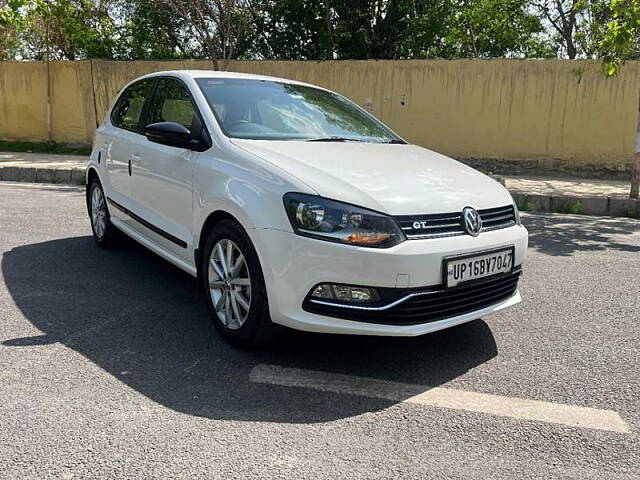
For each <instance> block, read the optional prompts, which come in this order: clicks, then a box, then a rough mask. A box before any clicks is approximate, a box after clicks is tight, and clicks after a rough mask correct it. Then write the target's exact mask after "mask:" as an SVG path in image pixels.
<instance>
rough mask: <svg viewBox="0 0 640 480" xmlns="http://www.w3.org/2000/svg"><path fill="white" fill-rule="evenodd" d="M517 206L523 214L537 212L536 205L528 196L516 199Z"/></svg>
mask: <svg viewBox="0 0 640 480" xmlns="http://www.w3.org/2000/svg"><path fill="white" fill-rule="evenodd" d="M516 206H517V207H518V210H520V211H521V212H534V211H535V210H536V205H535V203H533V202H532V201H531V200H529V199H528V198H527V197H526V196H518V197H517V198H516Z"/></svg>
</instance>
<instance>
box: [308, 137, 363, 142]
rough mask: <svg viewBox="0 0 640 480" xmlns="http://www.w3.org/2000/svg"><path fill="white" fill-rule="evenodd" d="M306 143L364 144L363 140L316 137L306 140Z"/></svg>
mask: <svg viewBox="0 0 640 480" xmlns="http://www.w3.org/2000/svg"><path fill="white" fill-rule="evenodd" d="M307 142H364V140H358V139H357V138H347V137H318V138H310V139H309V140H307Z"/></svg>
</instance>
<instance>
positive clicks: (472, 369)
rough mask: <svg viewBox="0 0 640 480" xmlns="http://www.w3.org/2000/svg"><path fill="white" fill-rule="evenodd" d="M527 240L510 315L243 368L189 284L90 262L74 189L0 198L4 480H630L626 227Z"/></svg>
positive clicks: (554, 222)
mask: <svg viewBox="0 0 640 480" xmlns="http://www.w3.org/2000/svg"><path fill="white" fill-rule="evenodd" d="M524 222H525V224H526V225H527V227H528V228H529V230H530V234H531V237H530V250H529V258H528V261H527V263H526V268H525V273H524V278H523V280H522V283H521V291H522V294H523V297H524V301H523V302H522V303H521V304H520V305H519V306H517V307H515V308H513V309H511V310H508V311H505V312H501V313H499V314H497V315H495V316H492V317H489V318H487V319H486V320H478V321H474V322H471V323H468V324H465V325H462V326H459V327H456V328H453V329H449V330H446V331H442V332H438V333H435V334H431V335H427V336H424V337H419V338H415V339H389V338H363V337H339V336H328V335H317V334H303V333H296V332H291V333H289V334H287V335H285V337H284V338H282V339H281V340H280V341H279V342H278V343H277V344H276V345H274V346H272V347H271V348H270V349H269V350H263V351H258V352H250V353H248V352H244V351H239V350H236V349H234V348H232V347H230V346H228V345H227V344H225V343H224V342H223V341H222V340H221V339H220V338H219V337H218V336H217V335H216V333H215V331H214V330H213V328H212V325H211V323H210V321H209V318H208V314H207V312H206V306H205V300H204V297H203V296H202V295H201V294H200V293H199V291H198V289H197V286H196V284H195V281H193V280H192V279H191V277H189V276H188V275H187V274H184V273H182V272H181V271H179V270H178V269H176V268H174V267H173V266H171V265H170V264H168V263H166V262H164V261H163V260H161V259H159V258H158V257H156V256H154V255H153V254H151V253H149V252H147V251H146V250H144V249H143V248H141V247H137V246H135V245H133V244H131V245H125V246H123V248H121V249H120V250H117V251H105V250H101V249H99V248H97V247H96V245H95V244H94V242H93V240H92V238H91V236H90V233H91V230H90V227H89V221H88V217H87V213H86V208H85V205H84V196H83V193H82V191H81V190H77V189H75V190H74V189H67V188H63V187H56V188H48V187H44V186H25V185H9V184H0V254H1V255H2V258H1V265H0V266H1V276H0V478H2V479H14V478H33V479H42V478H163V479H166V478H174V477H176V478H177V477H180V478H209V479H212V478H220V479H226V478H328V479H336V478H394V479H396V478H434V479H444V478H460V479H489V478H491V479H494V478H505V479H506V478H509V479H517V478H562V479H567V478H570V479H629V478H640V441H639V440H640V438H639V432H640V355H639V354H640V222H639V221H634V220H624V219H609V218H596V217H579V216H565V215H527V216H525V217H524ZM260 364H267V365H276V366H281V367H288V368H295V369H303V370H304V369H309V370H314V371H321V372H328V373H332V374H343V375H349V376H352V375H353V376H358V377H365V378H368V379H375V380H384V381H389V382H404V383H410V384H417V385H424V386H425V390H428V387H445V388H446V389H454V390H455V389H459V390H464V391H467V392H477V393H489V394H494V395H500V396H506V397H517V398H523V399H531V400H541V401H546V402H553V403H559V404H568V405H576V406H584V407H592V408H597V409H605V410H613V411H615V412H618V413H619V415H620V417H621V418H622V419H623V420H624V421H625V422H626V423H627V424H628V426H629V428H630V430H631V432H630V433H618V432H609V431H602V430H592V429H587V428H579V427H568V426H564V425H557V424H550V423H544V422H538V421H526V420H520V419H516V418H508V417H499V416H493V415H489V414H482V413H473V412H467V411H462V410H456V409H449V408H439V407H436V406H429V405H420V404H415V403H410V402H399V401H392V400H387V399H381V398H375V396H374V398H369V397H367V396H363V395H350V394H341V393H332V392H327V391H320V390H317V389H312V388H303V387H291V386H277V385H268V384H262V383H255V382H252V381H250V378H249V374H250V372H251V371H252V369H254V367H256V365H260Z"/></svg>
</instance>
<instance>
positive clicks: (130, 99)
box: [111, 79, 153, 131]
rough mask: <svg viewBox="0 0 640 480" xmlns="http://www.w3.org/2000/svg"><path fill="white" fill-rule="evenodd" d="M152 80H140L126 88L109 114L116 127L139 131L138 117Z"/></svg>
mask: <svg viewBox="0 0 640 480" xmlns="http://www.w3.org/2000/svg"><path fill="white" fill-rule="evenodd" d="M152 83H153V79H147V80H141V81H139V82H136V83H134V84H133V85H131V86H130V87H129V88H127V89H126V90H125V91H124V93H123V94H122V95H121V96H120V98H119V99H118V102H117V103H116V106H115V107H114V108H113V111H112V112H111V123H113V124H114V125H115V126H116V127H120V128H125V129H127V130H133V131H139V128H138V127H139V123H140V115H141V114H142V108H143V107H144V102H145V100H146V98H147V95H148V94H149V89H150V87H151V84H152Z"/></svg>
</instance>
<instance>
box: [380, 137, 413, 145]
mask: <svg viewBox="0 0 640 480" xmlns="http://www.w3.org/2000/svg"><path fill="white" fill-rule="evenodd" d="M382 143H392V144H394V145H406V144H407V142H405V141H404V140H400V139H399V138H392V139H391V140H389V141H388V142H382Z"/></svg>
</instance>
